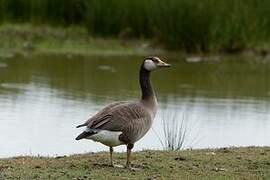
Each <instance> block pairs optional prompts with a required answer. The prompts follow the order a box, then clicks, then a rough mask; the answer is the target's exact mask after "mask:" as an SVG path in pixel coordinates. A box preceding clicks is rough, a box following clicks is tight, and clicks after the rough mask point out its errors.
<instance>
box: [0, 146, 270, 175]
mask: <svg viewBox="0 0 270 180" xmlns="http://www.w3.org/2000/svg"><path fill="white" fill-rule="evenodd" d="M269 156H270V148H269V147H264V148H260V147H248V148H224V149H205V150H185V151H178V152H177V151H141V152H135V153H133V154H132V165H133V166H134V167H135V166H136V167H138V168H140V170H138V171H131V170H128V169H123V168H112V167H108V166H106V164H108V163H109V153H107V152H100V153H91V154H82V155H72V156H65V157H58V158H47V157H14V158H8V159H0V179H1V178H3V179H90V178H91V179H228V180H231V179H250V180H253V179H269V178H270V161H269ZM125 158H126V154H125V153H115V154H114V160H115V162H116V163H118V164H124V163H125Z"/></svg>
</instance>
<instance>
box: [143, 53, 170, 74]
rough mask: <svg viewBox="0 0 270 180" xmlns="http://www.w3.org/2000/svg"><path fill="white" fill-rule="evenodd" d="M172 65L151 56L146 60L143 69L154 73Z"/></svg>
mask: <svg viewBox="0 0 270 180" xmlns="http://www.w3.org/2000/svg"><path fill="white" fill-rule="evenodd" d="M170 66H171V65H170V64H167V63H165V62H164V61H162V60H161V59H160V58H158V57H155V56H151V57H147V58H145V59H144V62H143V68H144V69H145V70H147V71H153V70H155V69H158V68H161V67H170Z"/></svg>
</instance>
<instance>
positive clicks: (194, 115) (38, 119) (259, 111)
mask: <svg viewBox="0 0 270 180" xmlns="http://www.w3.org/2000/svg"><path fill="white" fill-rule="evenodd" d="M167 59H168V62H169V63H171V64H172V67H171V68H169V69H162V70H158V71H155V72H153V74H152V76H151V78H152V83H153V85H154V88H155V91H156V93H157V96H158V101H159V110H158V113H157V116H156V119H155V121H154V124H153V128H152V129H151V130H150V131H149V132H148V133H147V135H146V136H145V137H144V138H142V139H141V140H140V141H139V142H137V143H136V144H135V150H142V149H162V144H161V143H160V140H159V139H164V138H163V136H164V134H163V125H164V122H166V121H170V119H171V116H167V115H166V114H170V115H172V114H173V116H177V119H178V120H179V121H184V122H185V123H184V124H185V128H186V129H187V132H188V134H187V136H186V141H185V146H184V147H185V148H208V147H224V146H251V145H255V146H269V145H270V113H269V112H270V101H269V100H270V86H269V84H270V62H269V63H268V62H267V61H263V60H245V59H241V58H240V57H239V58H237V57H234V58H231V57H224V59H222V61H220V60H219V59H218V58H217V59H216V58H213V60H209V61H203V62H197V63H195V62H193V63H192V62H187V61H185V60H184V59H183V58H177V57H171V58H170V57H169V56H168V57H167ZM141 62H142V57H139V56H138V57H137V56H126V57H118V56H111V57H110V56H91V57H81V56H71V55H68V56H60V55H59V56H57V55H50V56H49V55H32V56H25V57H21V56H19V57H17V56H16V57H11V58H2V59H0V115H1V116H0V132H1V136H0V147H1V148H0V157H10V156H17V155H45V156H47V155H48V156H54V155H66V154H74V153H84V152H92V151H93V152H95V151H107V150H108V148H107V147H106V146H104V145H102V144H99V143H95V142H92V141H89V140H81V141H75V137H76V136H77V135H78V134H79V133H80V132H81V129H76V128H75V126H76V125H78V124H81V123H82V122H84V121H85V120H86V119H87V118H89V117H90V116H91V115H94V114H95V113H96V112H97V111H98V110H99V109H101V108H102V107H103V106H105V105H106V104H109V103H111V102H114V101H120V100H121V101H122V100H136V99H138V98H139V97H140V89H139V84H138V69H139V66H140V64H141ZM116 150H117V151H123V150H125V147H124V146H120V147H118V148H116Z"/></svg>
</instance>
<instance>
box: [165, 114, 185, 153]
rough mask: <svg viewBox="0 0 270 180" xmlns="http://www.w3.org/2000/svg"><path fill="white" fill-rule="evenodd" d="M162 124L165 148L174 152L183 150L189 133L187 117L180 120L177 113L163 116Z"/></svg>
mask: <svg viewBox="0 0 270 180" xmlns="http://www.w3.org/2000/svg"><path fill="white" fill-rule="evenodd" d="M162 124H163V132H164V139H163V140H162V145H163V148H164V149H165V150H172V151H177V150H180V149H182V148H183V147H184V145H185V143H186V138H187V133H188V129H187V124H186V118H185V116H183V118H182V119H179V118H178V116H177V114H176V113H173V114H166V115H165V114H163V118H162Z"/></svg>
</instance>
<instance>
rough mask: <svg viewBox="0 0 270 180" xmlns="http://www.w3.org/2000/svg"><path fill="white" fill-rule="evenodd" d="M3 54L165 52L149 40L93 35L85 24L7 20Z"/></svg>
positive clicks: (1, 30) (1, 37) (0, 29)
mask: <svg viewBox="0 0 270 180" xmlns="http://www.w3.org/2000/svg"><path fill="white" fill-rule="evenodd" d="M0 42H1V43H0V56H6V55H8V54H12V55H14V54H28V53H46V54H64V55H66V54H67V55H69V54H71V55H72V54H75V55H76V54H77V55H148V54H154V53H156V52H162V49H160V48H157V47H153V46H152V45H151V42H149V41H146V40H131V39H130V40H122V39H119V38H108V37H107V38H100V37H92V36H90V35H89V34H88V33H87V30H86V29H85V28H82V27H78V26H72V27H68V28H63V27H50V26H33V25H29V24H17V25H14V24H5V25H2V26H0Z"/></svg>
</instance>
